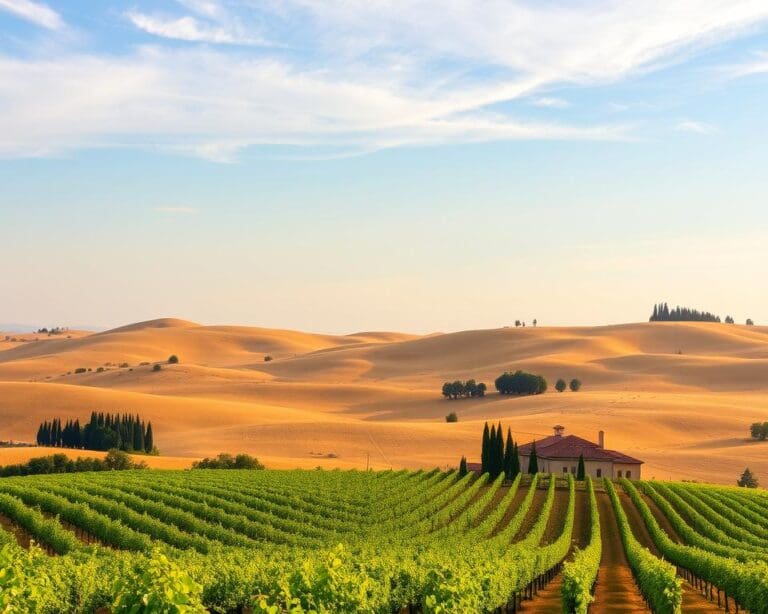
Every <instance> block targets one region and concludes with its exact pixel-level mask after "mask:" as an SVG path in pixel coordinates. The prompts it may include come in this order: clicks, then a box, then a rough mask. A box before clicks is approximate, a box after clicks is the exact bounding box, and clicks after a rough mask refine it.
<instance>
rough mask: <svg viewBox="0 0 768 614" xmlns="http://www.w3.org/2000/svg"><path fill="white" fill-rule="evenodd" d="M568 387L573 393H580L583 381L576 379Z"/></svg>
mask: <svg viewBox="0 0 768 614" xmlns="http://www.w3.org/2000/svg"><path fill="white" fill-rule="evenodd" d="M568 387H569V388H570V389H571V392H578V391H579V390H581V380H580V379H578V378H575V377H574V378H573V379H572V380H571V381H570V382H569V384H568Z"/></svg>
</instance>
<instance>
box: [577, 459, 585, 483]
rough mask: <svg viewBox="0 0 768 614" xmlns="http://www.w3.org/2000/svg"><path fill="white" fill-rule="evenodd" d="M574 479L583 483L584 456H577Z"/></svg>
mask: <svg viewBox="0 0 768 614" xmlns="http://www.w3.org/2000/svg"><path fill="white" fill-rule="evenodd" d="M576 479H577V480H579V481H580V482H583V481H584V455H583V454H579V467H578V469H576Z"/></svg>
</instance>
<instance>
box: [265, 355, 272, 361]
mask: <svg viewBox="0 0 768 614" xmlns="http://www.w3.org/2000/svg"><path fill="white" fill-rule="evenodd" d="M270 360H272V357H271V356H270V355H269V354H267V355H266V356H265V357H264V362H269V361H270Z"/></svg>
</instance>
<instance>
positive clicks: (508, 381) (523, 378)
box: [494, 369, 547, 395]
mask: <svg viewBox="0 0 768 614" xmlns="http://www.w3.org/2000/svg"><path fill="white" fill-rule="evenodd" d="M494 384H495V386H496V390H498V391H499V393H500V394H516V395H523V394H542V393H544V392H546V391H547V380H545V379H544V377H542V376H541V375H534V374H533V373H526V372H525V371H521V370H519V369H518V370H517V371H515V372H514V373H510V372H506V373H502V374H501V375H500V376H499V377H497V378H496V381H495V382H494Z"/></svg>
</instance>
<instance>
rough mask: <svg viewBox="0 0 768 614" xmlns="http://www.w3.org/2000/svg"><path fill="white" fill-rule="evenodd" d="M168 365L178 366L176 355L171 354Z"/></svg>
mask: <svg viewBox="0 0 768 614" xmlns="http://www.w3.org/2000/svg"><path fill="white" fill-rule="evenodd" d="M168 364H169V365H177V364H179V357H178V356H176V354H171V355H170V356H169V357H168Z"/></svg>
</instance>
